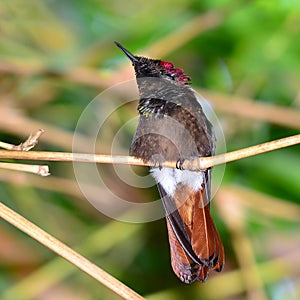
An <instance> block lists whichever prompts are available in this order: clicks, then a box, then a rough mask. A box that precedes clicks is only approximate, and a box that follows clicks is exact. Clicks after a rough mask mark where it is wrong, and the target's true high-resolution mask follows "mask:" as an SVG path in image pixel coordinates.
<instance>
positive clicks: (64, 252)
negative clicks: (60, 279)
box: [0, 203, 144, 300]
mask: <svg viewBox="0 0 300 300" xmlns="http://www.w3.org/2000/svg"><path fill="white" fill-rule="evenodd" d="M0 217H2V218H3V219H4V220H6V221H7V222H9V223H10V224H12V225H14V226H15V227H17V228H19V229H20V230H21V231H23V232H25V233H26V234H28V235H29V236H31V237H32V238H34V239H35V240H37V241H38V242H40V243H41V244H43V245H44V246H46V247H47V248H49V249H51V250H52V251H54V252H55V253H57V254H58V255H60V256H61V257H63V258H65V259H66V260H67V261H69V262H70V263H72V264H73V265H75V266H76V267H78V268H79V269H80V270H82V271H84V272H85V273H87V274H88V275H90V276H91V277H93V278H94V279H96V280H97V281H99V282H100V283H102V284H103V285H105V286H106V287H108V288H109V289H110V290H112V291H114V292H115V293H116V294H118V295H119V296H121V297H122V298H123V299H128V300H129V299H130V300H131V299H132V300H135V299H136V300H142V299H144V298H143V297H142V296H140V295H139V294H137V293H136V292H135V291H133V290H131V289H130V288H129V287H127V286H126V285H124V284H123V283H122V282H120V281H118V280H117V279H116V278H114V277H113V276H111V275H110V274H108V273H106V272H105V271H104V270H102V269H101V268H99V267H98V266H96V265H95V264H93V263H92V262H90V261H89V260H87V259H86V258H85V257H83V256H81V255H80V254H79V253H77V252H76V251H74V250H72V249H71V248H69V247H68V246H66V245H65V244H63V243H62V242H60V241H59V240H57V239H56V238H54V237H53V236H52V235H50V234H48V233H47V232H45V231H44V230H42V229H40V228H39V227H37V226H36V225H34V224H33V223H31V222H30V221H28V220H27V219H25V218H24V217H22V216H21V215H19V214H17V213H16V212H15V211H13V210H11V209H10V208H8V207H7V206H5V205H4V204H3V203H0Z"/></svg>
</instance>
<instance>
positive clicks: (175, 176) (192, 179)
mask: <svg viewBox="0 0 300 300" xmlns="http://www.w3.org/2000/svg"><path fill="white" fill-rule="evenodd" d="M151 174H152V176H153V177H154V179H155V181H156V182H157V183H159V184H160V185H161V186H162V187H163V188H164V190H165V192H166V193H167V194H168V195H169V196H174V193H175V191H176V187H177V184H179V183H182V184H186V185H188V186H189V187H190V188H191V189H192V190H193V191H198V190H199V189H201V188H202V183H203V173H201V172H200V173H199V172H192V171H188V170H183V171H182V170H178V169H172V168H162V169H161V170H160V169H159V168H153V169H151Z"/></svg>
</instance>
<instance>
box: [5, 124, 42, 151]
mask: <svg viewBox="0 0 300 300" xmlns="http://www.w3.org/2000/svg"><path fill="white" fill-rule="evenodd" d="M43 133H44V130H43V129H39V130H38V131H37V132H36V133H35V134H31V135H30V136H29V137H28V139H27V140H26V141H25V142H24V143H21V144H20V145H13V144H8V143H4V142H1V141H0V148H3V149H6V150H13V151H29V150H30V149H32V148H33V147H34V146H35V145H36V144H37V143H38V140H39V138H40V136H41V135H42V134H43Z"/></svg>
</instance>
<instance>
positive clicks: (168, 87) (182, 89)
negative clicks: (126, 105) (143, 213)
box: [115, 42, 224, 284]
mask: <svg viewBox="0 0 300 300" xmlns="http://www.w3.org/2000/svg"><path fill="white" fill-rule="evenodd" d="M115 44H116V45H117V46H118V47H119V48H120V49H121V50H122V51H123V52H124V54H125V55H126V56H127V57H128V58H129V59H130V61H131V63H132V65H133V67H134V70H135V75H136V80H137V85H138V89H139V97H140V99H139V103H138V107H137V110H138V112H139V122H138V126H137V129H136V132H135V135H134V137H133V140H132V144H131V148H130V155H133V156H135V157H138V158H140V159H142V160H143V161H145V162H146V161H149V162H153V163H155V167H150V173H151V175H152V176H153V178H154V180H155V182H156V185H157V188H158V191H159V194H160V197H161V199H162V203H163V206H164V209H165V213H166V223H167V229H168V236H169V244H170V255H171V265H172V268H173V271H174V273H175V274H176V276H177V277H178V278H179V279H180V280H181V281H182V282H184V283H187V284H190V283H193V282H195V281H200V282H204V281H206V279H207V278H208V275H209V272H210V270H214V271H217V272H220V271H221V270H222V269H223V266H224V248H223V245H222V242H221V240H220V237H219V235H218V232H217V229H216V227H215V225H214V222H213V220H212V217H211V215H210V197H211V192H210V190H211V168H210V169H207V170H205V171H199V172H194V171H189V170H183V168H182V165H183V162H184V160H186V159H193V158H197V157H205V156H212V155H214V153H215V135H214V132H213V126H212V124H211V123H210V122H209V120H208V119H207V117H206V116H205V114H204V112H203V110H202V107H201V104H200V103H199V101H198V100H197V97H196V95H195V92H194V91H193V89H192V88H191V86H190V78H189V76H187V75H185V74H184V72H183V70H181V69H179V68H176V67H175V66H174V64H173V63H171V62H167V61H163V60H159V59H150V58H147V57H143V56H136V55H133V54H132V53H131V52H129V51H128V50H127V49H125V48H124V47H123V46H122V45H121V44H120V43H118V42H115ZM167 160H169V161H177V164H176V166H177V168H166V167H161V165H160V164H161V163H162V162H163V161H167Z"/></svg>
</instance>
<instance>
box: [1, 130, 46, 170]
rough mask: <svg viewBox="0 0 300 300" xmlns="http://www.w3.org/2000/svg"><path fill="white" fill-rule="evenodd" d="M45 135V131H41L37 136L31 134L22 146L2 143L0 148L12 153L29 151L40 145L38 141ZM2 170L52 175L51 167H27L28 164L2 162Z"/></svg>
mask: <svg viewBox="0 0 300 300" xmlns="http://www.w3.org/2000/svg"><path fill="white" fill-rule="evenodd" d="M43 133H44V130H43V129H39V130H38V131H37V132H36V133H35V134H33V135H32V134H31V135H30V136H29V138H28V139H27V140H26V141H25V142H24V143H21V144H20V145H13V144H8V143H4V142H1V141H0V148H4V149H7V150H10V151H29V150H30V149H32V148H33V147H34V146H35V145H36V144H37V143H38V139H39V137H40V136H41V135H42V134H43ZM10 151H9V152H10ZM0 169H6V170H14V171H21V172H29V173H34V174H37V175H41V176H48V175H50V173H49V167H48V166H47V165H26V164H14V163H5V162H0Z"/></svg>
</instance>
